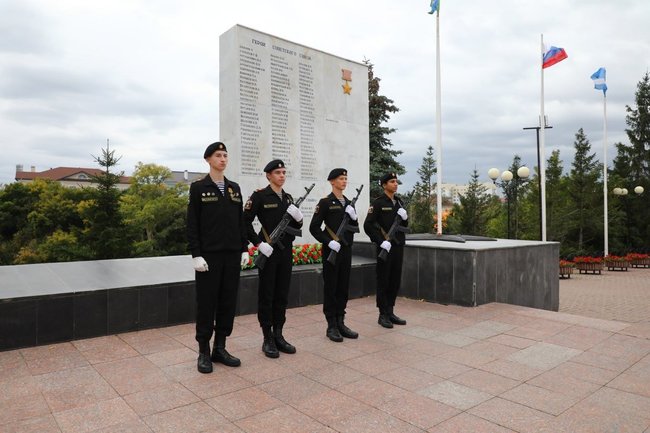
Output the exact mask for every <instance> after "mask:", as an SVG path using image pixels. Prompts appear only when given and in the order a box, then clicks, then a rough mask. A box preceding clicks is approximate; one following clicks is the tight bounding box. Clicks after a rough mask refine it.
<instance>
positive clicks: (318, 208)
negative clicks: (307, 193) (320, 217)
mask: <svg viewBox="0 0 650 433" xmlns="http://www.w3.org/2000/svg"><path fill="white" fill-rule="evenodd" d="M319 210H320V205H318V204H317V205H316V209H314V213H318V211H319Z"/></svg>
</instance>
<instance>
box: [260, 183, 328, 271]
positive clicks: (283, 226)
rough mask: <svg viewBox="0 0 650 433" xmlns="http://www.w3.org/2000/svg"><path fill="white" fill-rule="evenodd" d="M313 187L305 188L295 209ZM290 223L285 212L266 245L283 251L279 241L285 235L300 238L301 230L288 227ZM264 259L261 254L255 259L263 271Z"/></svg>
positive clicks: (289, 216) (291, 219)
mask: <svg viewBox="0 0 650 433" xmlns="http://www.w3.org/2000/svg"><path fill="white" fill-rule="evenodd" d="M315 185H316V184H315V183H312V184H311V186H310V187H309V188H307V187H305V194H304V195H303V196H302V197H300V198H299V199H298V200H297V201H296V202H295V203H294V205H295V206H296V207H300V204H301V203H302V202H303V201H305V199H306V198H307V196H308V195H309V193H310V192H311V190H312V189H314V186H315ZM291 221H293V217H292V216H291V215H289V213H288V212H285V213H284V215H282V219H281V220H280V222H279V223H278V225H277V226H275V228H274V229H273V231H272V232H271V235H270V236H269V237H268V239H266V241H267V243H268V244H269V245H271V246H272V247H273V248H275V246H276V245H277V246H278V247H279V248H280V249H281V250H283V249H284V245H283V244H282V242H281V239H282V236H284V234H285V233H289V234H290V235H293V236H302V230H300V229H296V228H293V227H289V223H290V222H291ZM262 230H264V228H262ZM265 233H266V232H265ZM266 259H268V257H266V256H265V255H264V254H262V253H259V254H258V255H257V257H256V258H255V266H257V267H258V268H259V269H264V265H265V264H266Z"/></svg>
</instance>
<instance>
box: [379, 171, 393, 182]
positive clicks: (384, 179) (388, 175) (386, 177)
mask: <svg viewBox="0 0 650 433" xmlns="http://www.w3.org/2000/svg"><path fill="white" fill-rule="evenodd" d="M391 179H397V173H395V172H394V171H391V172H390V173H386V174H385V175H383V176H382V177H381V179H379V181H380V183H381V184H382V185H383V184H385V183H387V182H388V181H389V180H391Z"/></svg>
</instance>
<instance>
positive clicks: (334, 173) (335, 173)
mask: <svg viewBox="0 0 650 433" xmlns="http://www.w3.org/2000/svg"><path fill="white" fill-rule="evenodd" d="M347 175H348V171H347V170H346V169H344V168H335V169H334V170H332V171H330V174H328V175H327V180H332V179H336V178H337V177H339V176H347Z"/></svg>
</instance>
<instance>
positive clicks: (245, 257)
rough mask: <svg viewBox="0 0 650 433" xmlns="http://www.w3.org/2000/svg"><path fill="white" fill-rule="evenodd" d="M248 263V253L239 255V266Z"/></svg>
mask: <svg viewBox="0 0 650 433" xmlns="http://www.w3.org/2000/svg"><path fill="white" fill-rule="evenodd" d="M248 261H249V256H248V252H247V251H244V252H243V253H241V260H240V261H239V265H240V266H242V267H244V266H246V265H247V264H248Z"/></svg>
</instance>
